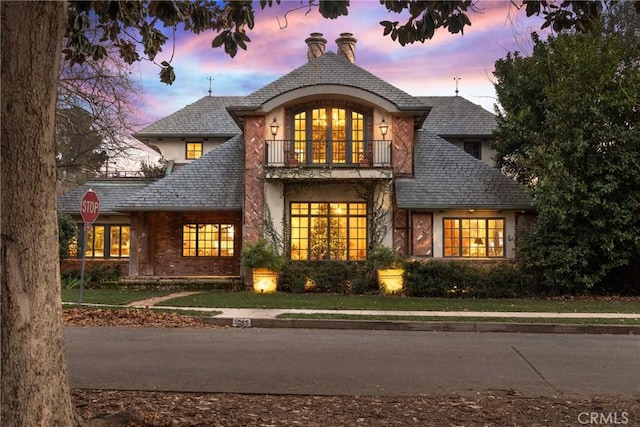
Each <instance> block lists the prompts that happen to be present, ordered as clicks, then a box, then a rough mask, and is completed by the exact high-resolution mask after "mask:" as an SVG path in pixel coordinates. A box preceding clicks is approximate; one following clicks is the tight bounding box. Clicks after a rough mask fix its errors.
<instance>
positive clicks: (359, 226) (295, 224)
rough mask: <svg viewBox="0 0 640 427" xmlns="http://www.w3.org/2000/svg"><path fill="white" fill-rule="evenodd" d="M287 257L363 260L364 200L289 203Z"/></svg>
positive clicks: (365, 220) (365, 240)
mask: <svg viewBox="0 0 640 427" xmlns="http://www.w3.org/2000/svg"><path fill="white" fill-rule="evenodd" d="M290 244H291V259H293V260H323V259H331V260H364V259H365V258H366V257H367V204H366V203H348V202H345V203H338V202H331V203H316V202H312V203H306V202H304V203H299V202H295V203H291V242H290Z"/></svg>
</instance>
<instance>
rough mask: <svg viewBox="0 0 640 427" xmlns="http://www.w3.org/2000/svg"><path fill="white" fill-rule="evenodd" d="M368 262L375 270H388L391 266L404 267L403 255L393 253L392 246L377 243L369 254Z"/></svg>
mask: <svg viewBox="0 0 640 427" xmlns="http://www.w3.org/2000/svg"><path fill="white" fill-rule="evenodd" d="M366 264H367V266H368V267H369V268H371V269H373V270H386V269H391V268H403V264H404V262H403V259H402V257H400V256H398V255H396V254H395V253H393V250H391V248H388V247H386V246H382V245H377V246H375V247H374V248H373V249H371V250H370V251H369V253H368V254H367V261H366Z"/></svg>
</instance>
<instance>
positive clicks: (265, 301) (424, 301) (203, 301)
mask: <svg viewBox="0 0 640 427" xmlns="http://www.w3.org/2000/svg"><path fill="white" fill-rule="evenodd" d="M157 306H177V307H216V308H280V309H292V308H301V309H318V310H396V311H420V310H435V311H515V312H519V311H521V312H558V313H572V312H575V313H580V312H584V313H640V300H638V301H611V300H604V299H567V300H545V299H462V298H455V299H453V298H411V297H401V296H382V295H336V294H288V293H281V292H278V293H275V294H264V295H262V294H256V293H253V292H248V291H247V292H202V293H199V294H194V295H190V296H186V297H182V298H176V299H171V300H167V301H163V302H161V303H160V304H158V305H157Z"/></svg>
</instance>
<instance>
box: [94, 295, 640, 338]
mask: <svg viewBox="0 0 640 427" xmlns="http://www.w3.org/2000/svg"><path fill="white" fill-rule="evenodd" d="M194 293H197V292H180V293H174V294H170V295H166V296H163V297H155V298H151V299H147V300H142V301H136V302H132V303H130V304H127V305H126V307H129V308H150V307H153V306H154V305H156V304H158V303H160V302H162V301H167V300H171V299H174V298H179V297H183V296H188V295H191V294H194ZM85 305H87V306H91V305H92V304H85ZM162 308H163V309H167V310H175V311H189V312H191V313H193V312H202V313H203V314H208V313H209V316H211V313H216V314H215V315H214V316H212V317H207V318H205V321H206V322H208V323H211V324H214V325H218V326H232V327H261V328H314V329H368V330H374V329H379V330H431V331H461V332H469V331H474V332H533V333H536V332H537V333H577V334H584V333H592V334H593V333H597V334H633V335H640V325H605V324H595V323H594V324H589V323H587V324H585V323H584V319H632V320H636V319H640V313H558V312H555V313H550V312H514V311H482V312H478V311H389V310H311V309H260V308H215V307H213V308H211V307H206V308H205V307H174V306H162ZM283 314H293V315H296V314H310V315H317V314H327V315H352V316H381V317H395V318H396V319H398V318H402V319H401V320H400V319H398V320H393V319H384V320H372V319H366V318H363V319H296V318H278V317H279V316H280V315H283ZM411 317H416V318H417V317H423V318H424V317H434V318H438V317H441V318H443V319H442V320H434V321H424V320H419V321H416V320H412V319H411ZM478 318H487V319H493V318H495V319H514V321H513V322H508V321H504V320H501V321H494V322H491V321H490V320H486V321H475V319H478ZM516 319H541V321H540V323H522V322H517V321H516ZM544 319H581V322H580V323H579V324H571V323H566V322H563V323H552V322H551V323H550V322H549V321H548V320H547V321H544Z"/></svg>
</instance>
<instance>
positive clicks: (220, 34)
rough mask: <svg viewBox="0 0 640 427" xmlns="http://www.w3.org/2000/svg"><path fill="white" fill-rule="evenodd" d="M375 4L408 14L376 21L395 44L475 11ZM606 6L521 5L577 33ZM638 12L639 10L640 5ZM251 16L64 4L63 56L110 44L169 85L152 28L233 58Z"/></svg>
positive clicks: (95, 55) (332, 2)
mask: <svg viewBox="0 0 640 427" xmlns="http://www.w3.org/2000/svg"><path fill="white" fill-rule="evenodd" d="M258 3H259V5H260V8H261V9H264V8H265V7H272V6H273V5H274V4H280V0H260V1H259V2H258ZM302 3H303V7H304V4H305V3H306V4H307V6H308V8H309V9H312V8H314V7H318V12H319V13H320V14H321V15H322V16H323V17H325V18H329V19H335V18H338V17H340V16H345V15H348V14H349V9H348V7H349V1H348V0H306V1H303V2H302ZM380 3H381V4H382V5H383V6H384V7H385V8H386V9H387V11H388V12H390V13H391V12H393V13H395V14H398V15H400V14H408V15H409V17H408V18H407V20H406V22H404V23H402V24H401V23H400V22H399V21H382V22H380V25H381V26H382V27H383V34H384V35H388V36H389V37H391V39H392V40H394V41H397V42H398V43H400V45H401V46H405V45H406V44H411V43H415V42H422V43H423V42H424V41H425V40H429V39H431V38H432V37H433V36H434V34H435V31H436V30H437V29H439V28H444V29H447V30H448V31H449V32H450V33H452V34H456V33H460V34H464V28H465V27H466V26H470V25H471V20H470V18H469V16H468V15H467V13H468V12H478V11H479V8H478V7H477V4H476V2H474V1H471V0H457V1H429V2H416V1H412V2H407V1H398V0H382V1H381V2H380ZM609 3H613V2H612V1H588V2H584V1H564V2H562V3H560V4H557V3H556V2H553V1H550V0H544V1H537V0H536V1H534V0H523V1H522V3H521V5H522V6H524V7H525V10H526V15H527V16H533V15H536V16H540V15H542V16H543V17H544V19H545V23H544V24H543V26H542V28H546V27H548V26H551V27H552V28H553V29H554V30H555V31H561V30H575V31H577V32H582V33H584V32H588V31H591V29H592V28H593V23H594V22H595V21H597V20H598V19H599V18H600V16H601V14H602V11H603V9H604V7H605V6H606V5H607V4H609ZM514 4H515V3H514ZM516 7H518V8H520V6H517V5H516ZM298 8H299V7H298ZM298 8H296V9H298ZM637 9H638V10H637V11H638V12H640V7H637ZM254 15H255V11H254V6H253V2H252V1H224V2H214V1H209V0H199V1H194V2H173V1H170V2H147V1H143V2H99V1H70V2H69V8H68V21H67V22H68V24H67V30H66V34H65V45H64V48H63V50H62V53H63V54H64V58H65V60H66V61H68V62H69V63H70V64H72V65H73V64H83V63H84V62H85V61H87V60H89V59H92V60H94V61H97V60H99V59H101V58H103V57H105V56H106V55H107V47H106V46H113V47H114V48H115V49H116V51H117V54H118V56H120V57H121V58H122V59H123V60H124V61H125V62H126V63H127V64H133V63H134V62H137V61H140V60H142V59H147V60H149V61H152V62H154V63H155V64H156V65H157V66H158V67H159V68H160V81H162V82H164V83H167V84H172V83H173V82H174V81H175V78H176V76H175V71H174V69H173V66H172V65H171V60H172V58H173V54H171V56H170V58H167V59H164V60H161V61H159V62H158V61H157V60H156V57H157V55H158V54H159V53H161V52H162V49H163V47H164V45H165V44H166V43H167V42H168V41H169V40H170V38H169V37H168V36H167V35H165V34H164V33H163V32H162V31H161V30H160V29H158V28H157V26H159V25H160V24H162V25H163V26H164V27H169V28H174V29H175V28H177V27H178V26H182V27H183V28H184V30H185V31H190V32H193V33H195V34H200V33H202V32H205V31H212V32H214V33H216V34H217V35H216V36H215V37H214V39H213V40H212V42H211V46H212V47H213V48H218V47H223V48H224V51H225V53H227V54H228V55H229V56H231V57H232V58H233V57H235V55H236V54H237V53H238V48H241V49H244V50H246V49H247V44H248V43H249V42H250V41H251V39H250V38H249V36H248V35H247V29H249V30H251V29H253V27H254V24H255V17H254ZM174 34H175V32H174ZM96 35H98V36H96ZM98 37H99V38H98ZM173 43H175V40H173ZM140 50H141V51H140Z"/></svg>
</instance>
